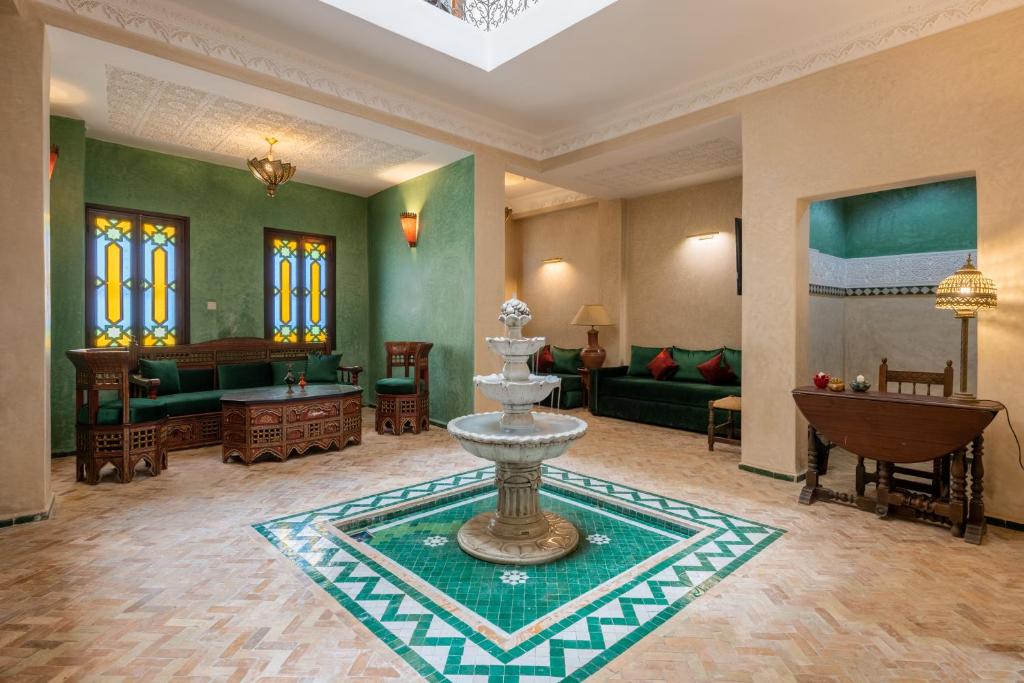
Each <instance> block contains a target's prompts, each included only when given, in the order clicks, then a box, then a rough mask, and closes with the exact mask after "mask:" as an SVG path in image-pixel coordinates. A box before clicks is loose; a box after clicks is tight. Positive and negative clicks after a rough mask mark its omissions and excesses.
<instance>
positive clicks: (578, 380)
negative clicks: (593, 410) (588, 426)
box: [528, 346, 583, 410]
mask: <svg viewBox="0 0 1024 683" xmlns="http://www.w3.org/2000/svg"><path fill="white" fill-rule="evenodd" d="M549 349H553V351H552V352H553V353H554V354H555V366H554V368H553V369H552V370H550V371H548V372H545V373H541V374H546V375H554V376H555V377H557V378H559V379H560V380H562V387H561V390H559V391H553V392H551V395H550V396H548V397H547V398H546V399H544V400H543V401H541V402H540V403H539V404H538V405H542V406H547V407H549V408H555V407H557V408H561V409H562V410H569V409H571V408H582V407H583V377H581V376H580V373H579V371H578V370H577V368H580V367H582V366H583V363H582V362H581V361H580V352H581V351H582V350H583V349H582V348H579V349H562V348H559V347H557V346H556V347H551V346H545V347H544V348H542V349H541V350H540V352H539V353H541V354H543V353H544V352H545V351H547V350H549ZM534 362H535V360H534V358H530V360H529V361H528V364H529V366H530V369H531V370H532V369H533V368H534V367H535V366H534ZM556 396H557V403H556Z"/></svg>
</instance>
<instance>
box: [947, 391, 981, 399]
mask: <svg viewBox="0 0 1024 683" xmlns="http://www.w3.org/2000/svg"><path fill="white" fill-rule="evenodd" d="M953 398H955V399H956V400H958V401H979V400H980V399H979V398H978V397H977V396H975V395H974V394H972V393H970V392H966V391H956V392H954V393H953Z"/></svg>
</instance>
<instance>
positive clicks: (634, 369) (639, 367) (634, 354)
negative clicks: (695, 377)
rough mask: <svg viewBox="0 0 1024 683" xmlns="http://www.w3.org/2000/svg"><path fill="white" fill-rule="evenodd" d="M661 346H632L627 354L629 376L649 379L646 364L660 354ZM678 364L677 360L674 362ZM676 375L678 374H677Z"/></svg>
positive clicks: (649, 372) (649, 373)
mask: <svg viewBox="0 0 1024 683" xmlns="http://www.w3.org/2000/svg"><path fill="white" fill-rule="evenodd" d="M663 348H665V347H663V346H632V347H630V352H629V374H630V375H632V376H633V377H650V376H651V371H650V370H648V369H647V364H648V363H650V362H651V361H652V360H654V357H655V356H657V355H658V354H659V353H661V350H662V349H663ZM676 362H677V363H678V362H679V361H678V360H677V361H676ZM677 374H678V373H677Z"/></svg>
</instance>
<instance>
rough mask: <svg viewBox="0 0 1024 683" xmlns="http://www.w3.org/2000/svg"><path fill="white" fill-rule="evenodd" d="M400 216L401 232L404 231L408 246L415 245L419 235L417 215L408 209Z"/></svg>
mask: <svg viewBox="0 0 1024 683" xmlns="http://www.w3.org/2000/svg"><path fill="white" fill-rule="evenodd" d="M400 218H401V220H402V232H404V233H405V241H406V242H408V243H409V246H410V247H415V246H416V243H417V242H418V241H419V237H420V220H419V216H418V215H416V214H414V213H412V212H410V211H403V212H402V214H401V216H400Z"/></svg>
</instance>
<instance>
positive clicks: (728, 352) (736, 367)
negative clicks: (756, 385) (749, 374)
mask: <svg viewBox="0 0 1024 683" xmlns="http://www.w3.org/2000/svg"><path fill="white" fill-rule="evenodd" d="M722 358H723V359H724V360H725V362H726V363H728V364H729V367H730V368H732V372H733V374H734V375H736V378H737V382H736V383H737V384H739V383H741V382H742V381H743V365H742V361H743V353H742V352H741V351H740V350H739V349H730V348H729V347H728V346H726V347H725V349H724V350H723V351H722Z"/></svg>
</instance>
